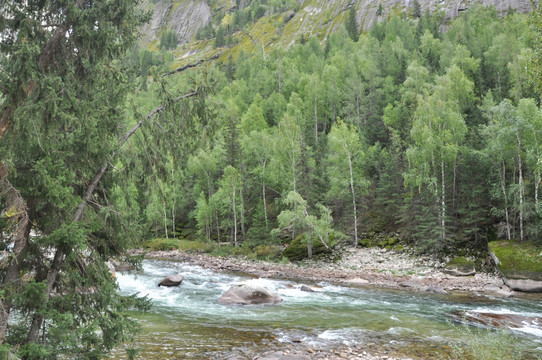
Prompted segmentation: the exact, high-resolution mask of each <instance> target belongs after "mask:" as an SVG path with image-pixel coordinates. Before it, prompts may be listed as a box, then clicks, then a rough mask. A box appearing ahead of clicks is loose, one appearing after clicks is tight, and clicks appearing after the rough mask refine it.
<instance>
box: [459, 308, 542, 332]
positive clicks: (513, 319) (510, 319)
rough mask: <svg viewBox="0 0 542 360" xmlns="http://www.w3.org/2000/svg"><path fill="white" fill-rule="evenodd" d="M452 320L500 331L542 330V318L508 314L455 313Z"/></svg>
mask: <svg viewBox="0 0 542 360" xmlns="http://www.w3.org/2000/svg"><path fill="white" fill-rule="evenodd" d="M451 315H452V318H453V319H455V320H457V321H460V322H464V323H467V324H471V325H479V326H483V327H490V328H498V329H520V328H525V327H529V328H533V329H537V330H542V317H539V316H526V315H519V314H507V313H489V312H477V311H461V310H459V311H454V312H453V313H452V314H451Z"/></svg>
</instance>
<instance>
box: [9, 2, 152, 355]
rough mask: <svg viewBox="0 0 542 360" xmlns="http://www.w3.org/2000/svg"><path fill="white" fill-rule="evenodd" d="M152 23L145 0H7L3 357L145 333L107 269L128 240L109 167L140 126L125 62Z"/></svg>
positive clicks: (81, 349)
mask: <svg viewBox="0 0 542 360" xmlns="http://www.w3.org/2000/svg"><path fill="white" fill-rule="evenodd" d="M145 20H146V15H145V14H143V13H142V12H141V11H140V7H139V1H138V0H104V1H99V2H96V1H85V0H76V1H67V0H62V1H53V0H44V1H37V2H36V1H26V2H14V1H8V2H4V1H2V2H0V54H1V55H0V84H2V86H1V88H0V91H1V96H0V100H1V112H0V114H1V115H0V129H1V130H0V154H1V158H0V159H1V164H0V165H1V166H0V169H1V177H0V182H1V184H0V185H1V186H0V189H1V194H2V197H1V205H2V208H3V214H4V218H5V219H6V221H5V222H4V224H3V228H2V232H3V234H4V237H3V238H2V239H1V240H2V241H1V246H2V250H3V256H2V257H3V260H2V266H1V268H0V274H1V280H2V288H1V289H0V301H1V304H0V305H1V309H0V313H1V314H0V315H1V316H0V343H2V347H1V350H2V352H3V353H6V352H9V351H12V352H16V353H17V356H19V357H21V358H23V359H57V358H59V357H62V356H66V355H68V356H70V357H77V358H80V359H99V358H102V357H103V356H104V355H105V354H107V353H108V352H109V350H110V349H112V348H113V347H114V346H115V345H117V344H118V343H119V342H121V341H124V340H125V339H128V338H129V337H130V336H131V335H132V334H133V332H134V330H136V328H137V324H136V323H135V322H134V321H132V320H130V319H129V318H128V317H127V316H126V315H124V313H123V311H125V310H127V309H129V308H131V307H133V306H139V305H145V304H144V303H141V302H139V301H136V299H135V298H123V297H120V296H119V295H117V293H116V285H115V282H114V280H113V279H112V277H111V274H110V273H109V271H108V269H107V266H106V264H105V263H106V261H107V259H109V258H110V257H112V256H119V255H121V254H122V253H123V251H124V249H125V247H126V245H127V241H126V238H127V237H125V236H122V232H121V231H118V230H119V229H118V228H116V226H117V225H118V219H117V215H116V212H115V211H114V207H113V205H114V204H111V203H110V202H109V201H108V194H109V190H111V189H112V187H113V186H114V182H113V181H112V180H113V178H112V176H108V174H107V173H106V170H107V168H108V167H109V161H110V160H111V159H112V158H113V157H114V156H115V155H116V154H117V152H118V149H119V147H120V146H122V144H123V143H124V142H126V140H127V139H128V138H129V137H130V136H131V134H133V132H134V131H135V130H137V128H138V125H140V124H138V125H136V126H135V127H133V128H131V129H130V130H128V129H127V126H126V125H127V124H126V123H125V118H126V116H125V113H124V104H125V103H126V101H125V97H126V95H127V93H128V91H130V90H131V86H130V84H129V82H128V76H126V74H127V69H125V68H124V67H123V63H122V62H120V61H118V59H119V58H120V57H121V56H123V54H124V53H125V51H126V50H127V49H129V48H130V47H131V46H132V45H133V43H134V41H135V40H136V37H137V34H138V29H139V28H140V26H141V25H142V24H143V22H144V21H145ZM156 112H157V111H156ZM152 115H153V114H149V117H150V116H152ZM122 134H124V136H122ZM115 228H116V229H115ZM112 230H117V231H112ZM31 234H33V235H32V236H31Z"/></svg>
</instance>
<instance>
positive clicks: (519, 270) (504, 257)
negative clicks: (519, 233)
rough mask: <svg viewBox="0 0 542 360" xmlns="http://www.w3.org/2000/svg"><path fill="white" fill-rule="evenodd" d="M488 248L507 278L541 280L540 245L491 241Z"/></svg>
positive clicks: (541, 251) (541, 248)
mask: <svg viewBox="0 0 542 360" xmlns="http://www.w3.org/2000/svg"><path fill="white" fill-rule="evenodd" d="M489 250H490V251H491V253H493V255H494V256H495V257H496V258H497V260H498V261H496V262H497V266H498V268H499V270H500V271H501V272H502V274H503V275H504V276H505V277H506V278H508V279H518V280H522V279H530V280H536V281H542V246H537V245H534V244H531V243H527V242H521V243H520V242H513V241H492V242H490V243H489Z"/></svg>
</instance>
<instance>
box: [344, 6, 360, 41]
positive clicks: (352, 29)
mask: <svg viewBox="0 0 542 360" xmlns="http://www.w3.org/2000/svg"><path fill="white" fill-rule="evenodd" d="M346 31H348V35H350V38H351V39H352V40H354V41H358V39H359V30H358V21H357V20H356V9H354V7H353V6H351V7H350V10H349V11H348V19H347V20H346Z"/></svg>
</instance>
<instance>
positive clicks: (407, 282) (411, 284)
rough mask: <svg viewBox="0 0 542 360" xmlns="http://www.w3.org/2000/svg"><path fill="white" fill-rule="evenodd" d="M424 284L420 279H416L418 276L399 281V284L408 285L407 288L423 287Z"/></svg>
mask: <svg viewBox="0 0 542 360" xmlns="http://www.w3.org/2000/svg"><path fill="white" fill-rule="evenodd" d="M422 285H423V282H422V281H421V280H420V279H416V278H413V279H409V280H405V281H401V282H400V283H399V286H401V287H407V288H417V287H421V286H422Z"/></svg>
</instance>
